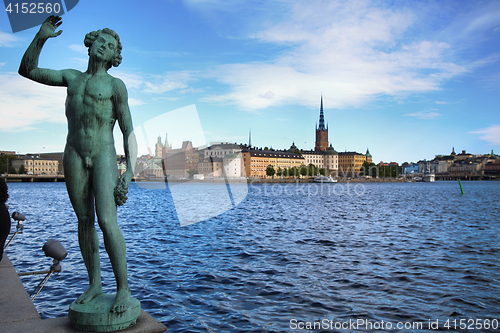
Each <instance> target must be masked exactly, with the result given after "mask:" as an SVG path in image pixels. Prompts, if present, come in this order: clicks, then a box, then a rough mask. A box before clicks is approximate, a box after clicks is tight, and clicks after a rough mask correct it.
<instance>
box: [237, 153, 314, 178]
mask: <svg viewBox="0 0 500 333" xmlns="http://www.w3.org/2000/svg"><path fill="white" fill-rule="evenodd" d="M241 154H242V157H243V166H244V170H245V175H246V177H252V178H261V179H263V178H268V176H267V173H266V169H267V167H268V165H272V166H273V167H274V170H276V171H277V170H278V168H279V169H282V170H284V169H290V168H293V167H296V168H300V167H301V166H302V165H305V164H304V162H305V161H304V157H303V156H302V155H300V154H296V153H292V152H290V151H281V150H262V149H243V150H242V152H241Z"/></svg>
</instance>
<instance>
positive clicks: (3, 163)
mask: <svg viewBox="0 0 500 333" xmlns="http://www.w3.org/2000/svg"><path fill="white" fill-rule="evenodd" d="M15 158H16V157H15V156H14V155H1V156H0V174H3V173H16V171H15V170H14V172H11V171H12V170H13V169H14V168H13V167H12V165H11V161H12V160H13V159H15Z"/></svg>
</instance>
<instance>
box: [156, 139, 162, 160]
mask: <svg viewBox="0 0 500 333" xmlns="http://www.w3.org/2000/svg"><path fill="white" fill-rule="evenodd" d="M155 157H163V144H162V143H161V137H158V140H157V141H156V145H155Z"/></svg>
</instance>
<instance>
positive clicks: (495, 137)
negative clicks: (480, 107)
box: [468, 125, 500, 146]
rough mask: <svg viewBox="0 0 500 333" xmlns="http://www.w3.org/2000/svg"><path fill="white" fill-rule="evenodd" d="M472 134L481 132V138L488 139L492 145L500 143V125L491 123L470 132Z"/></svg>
mask: <svg viewBox="0 0 500 333" xmlns="http://www.w3.org/2000/svg"><path fill="white" fill-rule="evenodd" d="M468 133H470V134H481V136H479V138H480V139H481V140H484V141H487V142H488V143H489V144H490V145H495V146H497V145H500V125H491V126H490V127H487V128H483V129H480V130H477V131H472V132H468Z"/></svg>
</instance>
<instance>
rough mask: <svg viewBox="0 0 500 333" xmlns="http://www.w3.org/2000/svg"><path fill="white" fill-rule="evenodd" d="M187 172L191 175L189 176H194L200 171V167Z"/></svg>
mask: <svg viewBox="0 0 500 333" xmlns="http://www.w3.org/2000/svg"><path fill="white" fill-rule="evenodd" d="M187 173H188V175H189V178H193V176H194V175H195V174H197V173H198V169H189V170H188V171H187Z"/></svg>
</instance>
